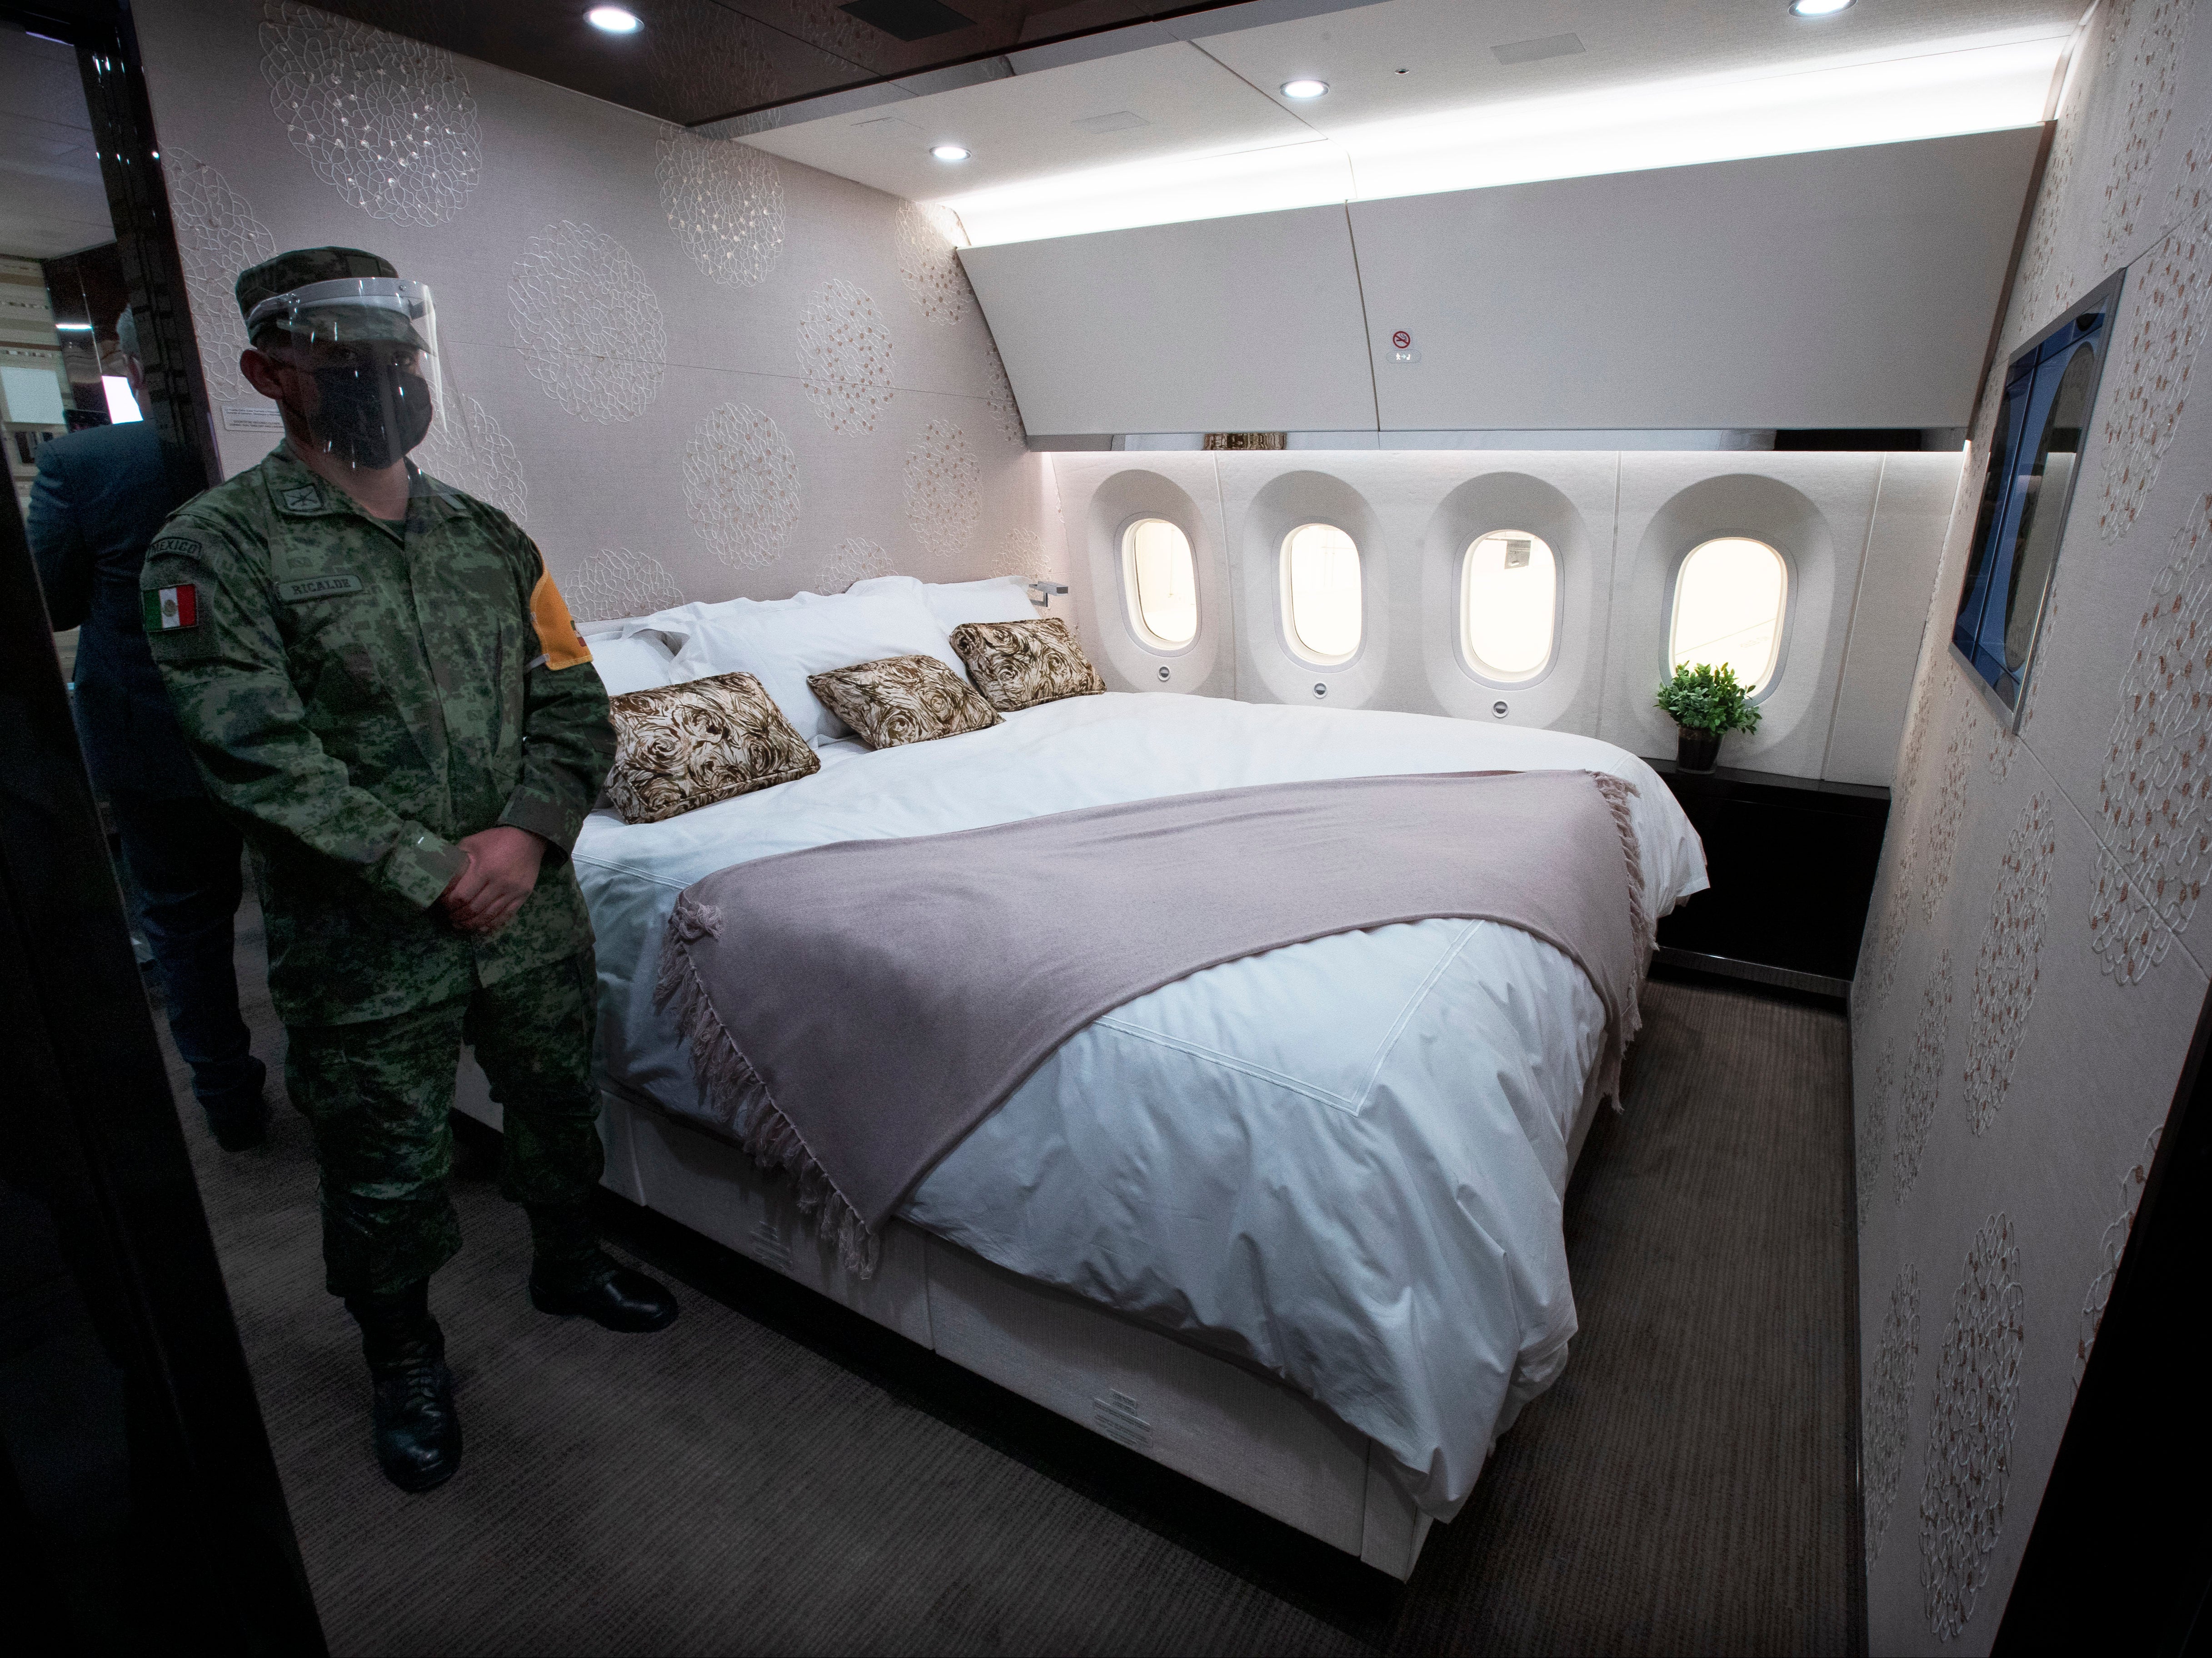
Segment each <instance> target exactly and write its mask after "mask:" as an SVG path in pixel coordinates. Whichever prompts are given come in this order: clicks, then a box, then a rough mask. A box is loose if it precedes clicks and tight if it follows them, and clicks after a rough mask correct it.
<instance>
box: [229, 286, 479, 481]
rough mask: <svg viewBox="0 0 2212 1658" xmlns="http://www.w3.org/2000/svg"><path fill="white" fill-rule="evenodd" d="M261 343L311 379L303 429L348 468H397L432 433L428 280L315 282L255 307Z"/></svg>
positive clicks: (434, 379) (434, 319)
mask: <svg viewBox="0 0 2212 1658" xmlns="http://www.w3.org/2000/svg"><path fill="white" fill-rule="evenodd" d="M246 337H247V338H248V339H249V340H252V342H254V344H255V349H258V350H260V351H262V352H264V353H265V354H267V355H270V356H271V357H274V358H276V360H277V361H282V362H285V363H288V364H289V365H290V366H292V367H295V368H298V369H301V370H303V371H305V372H306V373H307V374H309V375H310V376H311V377H312V378H313V381H314V386H315V392H316V397H315V404H314V408H313V410H312V411H303V412H305V413H306V419H307V428H308V430H309V431H310V432H311V433H312V434H313V437H314V440H315V442H316V443H317V444H318V445H319V446H320V447H321V448H322V449H323V451H324V452H325V453H327V454H331V455H335V456H336V457H337V459H340V460H343V461H344V462H346V463H347V464H348V465H353V466H361V467H368V468H371V469H375V468H380V467H385V466H389V465H392V463H393V462H394V461H396V460H398V459H399V458H400V457H401V456H403V455H404V454H405V453H406V452H408V451H409V450H410V449H412V448H413V447H414V446H416V444H418V443H420V442H422V440H423V438H424V437H425V436H426V435H428V433H429V430H430V422H431V421H432V420H433V419H434V418H435V416H436V412H437V409H438V405H439V400H440V398H441V390H442V388H441V386H440V385H439V378H438V313H437V309H436V307H435V305H434V304H433V303H432V301H431V298H430V290H429V288H428V287H426V286H425V285H424V284H422V283H421V282H409V281H407V280H405V279H404V278H403V277H397V276H345V277H341V278H339V279H338V280H337V281H335V282H309V283H308V284H307V286H305V287H303V288H294V289H293V290H292V291H291V292H290V293H289V294H277V295H272V296H271V297H270V298H268V299H265V300H264V301H261V303H260V304H258V305H257V306H255V307H253V309H252V312H251V313H249V314H248V315H247V317H246Z"/></svg>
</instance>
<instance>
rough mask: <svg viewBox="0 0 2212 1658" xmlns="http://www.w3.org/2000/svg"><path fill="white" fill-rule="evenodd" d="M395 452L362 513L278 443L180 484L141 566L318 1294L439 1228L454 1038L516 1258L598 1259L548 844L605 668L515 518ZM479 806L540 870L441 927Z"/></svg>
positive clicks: (562, 868) (568, 968)
mask: <svg viewBox="0 0 2212 1658" xmlns="http://www.w3.org/2000/svg"><path fill="white" fill-rule="evenodd" d="M141 586H142V589H143V591H144V592H146V593H147V594H148V595H149V618H154V619H153V620H149V627H148V630H147V632H148V641H149V644H150V645H151V647H152V649H153V653H154V657H155V661H156V662H157V663H158V664H159V665H160V666H161V674H162V677H163V678H164V680H165V681H166V682H167V686H168V691H169V696H170V700H171V701H172V702H173V705H174V706H175V708H176V710H177V714H178V715H179V719H180V720H181V721H182V723H183V726H184V729H185V736H186V738H187V739H188V740H189V742H190V744H191V748H192V751H193V756H194V758H195V759H196V760H197V762H198V764H199V767H200V769H201V772H202V774H203V775H204V778H205V779H206V781H207V785H208V787H209V789H210V792H211V793H213V794H214V796H215V798H216V800H217V801H218V802H219V803H220V804H221V805H222V806H224V807H225V808H227V809H228V810H229V811H232V812H234V814H236V815H237V816H238V817H240V820H241V821H242V823H243V825H244V827H245V829H246V835H247V839H248V842H249V844H250V845H251V847H252V849H253V852H254V853H255V864H256V871H257V873H258V877H259V882H260V886H261V890H262V895H263V903H264V909H265V912H266V915H267V920H268V932H269V956H270V966H269V988H270V995H271V998H272V999H274V1001H275V1003H276V1011H277V1012H278V1014H279V1015H280V1016H281V1017H283V1020H284V1023H285V1024H286V1026H287V1028H288V1030H289V1036H290V1055H289V1060H287V1066H286V1076H287V1081H288V1083H289V1087H290V1091H291V1095H292V1099H293V1102H294V1103H295V1105H297V1106H298V1107H299V1108H300V1109H301V1111H302V1112H304V1113H305V1114H306V1115H307V1118H308V1120H309V1121H310V1122H311V1123H312V1124H313V1129H314V1134H315V1145H316V1151H317V1155H318V1157H319V1161H320V1163H321V1166H322V1181H323V1252H324V1261H325V1266H326V1268H327V1272H328V1280H329V1284H330V1288H331V1291H333V1292H334V1293H336V1294H339V1295H344V1296H354V1295H359V1294H386V1293H389V1292H392V1291H397V1290H398V1289H399V1288H401V1287H403V1286H404V1285H406V1284H410V1283H412V1282H414V1281H416V1280H417V1279H420V1278H424V1277H426V1276H428V1273H429V1272H431V1271H433V1270H434V1269H435V1268H436V1267H437V1266H440V1265H441V1264H442V1263H443V1262H445V1261H446V1260H449V1259H451V1258H452V1256H453V1254H454V1252H455V1251H456V1250H457V1249H459V1247H460V1236H459V1225H458V1223H457V1221H456V1219H455V1218H454V1215H453V1209H452V1206H451V1205H450V1204H449V1203H448V1202H447V1197H446V1192H445V1181H446V1176H447V1171H448V1169H450V1167H451V1163H452V1150H453V1148H452V1141H451V1136H450V1133H449V1131H448V1129H447V1121H446V1117H447V1108H448V1106H449V1105H450V1104H451V1102H452V1099H453V1078H454V1072H455V1069H456V1066H457V1064H458V1060H459V1047H460V1044H461V1043H462V1042H463V1041H465V1040H466V1041H471V1042H474V1044H475V1046H476V1049H477V1058H478V1060H480V1062H481V1063H482V1064H483V1067H484V1070H485V1072H486V1073H487V1074H488V1075H489V1078H490V1079H491V1084H492V1091H493V1095H494V1096H495V1098H497V1099H498V1100H499V1101H500V1102H501V1105H502V1106H503V1107H504V1108H505V1110H506V1114H507V1158H506V1169H507V1172H506V1175H505V1181H504V1187H505V1190H506V1192H507V1196H509V1197H510V1198H512V1199H515V1200H517V1201H519V1202H520V1203H522V1204H523V1205H524V1206H526V1208H527V1209H528V1210H529V1211H530V1214H531V1219H532V1231H533V1233H534V1234H535V1235H536V1236H537V1240H538V1249H539V1256H538V1258H539V1262H540V1266H541V1267H542V1268H544V1269H547V1270H549V1272H550V1275H551V1276H553V1277H555V1278H558V1277H559V1276H560V1270H561V1268H562V1266H563V1265H564V1264H566V1263H604V1261H605V1257H604V1256H603V1255H601V1254H599V1252H598V1249H597V1246H596V1242H595V1240H594V1239H593V1238H592V1235H591V1232H590V1229H589V1227H588V1225H587V1224H585V1223H584V1222H583V1219H582V1215H583V1205H584V1204H585V1202H586V1199H588V1198H589V1196H590V1194H591V1192H592V1187H594V1186H595V1185H596V1184H597V1183H598V1181H599V1171H600V1169H601V1166H602V1157H603V1154H602V1151H601V1149H600V1145H599V1134H598V1131H597V1127H596V1120H597V1115H598V1095H597V1091H596V1089H595V1087H594V1084H593V1082H592V1023H593V1009H594V1002H595V989H596V975H595V973H594V970H593V967H592V932H591V920H590V918H589V916H588V915H587V914H586V910H585V908H584V899H583V894H582V891H581V890H580V889H579V887H578V886H577V884H576V878H575V874H574V870H573V869H572V868H571V867H570V865H569V864H568V849H569V848H570V847H573V846H574V843H575V839H576V835H577V833H578V832H579V830H580V829H581V827H582V825H583V819H584V816H585V814H586V812H587V811H590V810H591V806H592V801H593V800H594V799H596V797H597V796H598V793H599V787H600V785H601V783H602V782H603V780H605V774H606V769H607V767H608V765H609V763H610V762H611V759H612V756H613V750H614V735H613V728H612V726H611V724H610V722H609V719H608V714H607V698H606V692H605V688H604V687H603V686H602V685H601V683H600V682H599V674H598V671H597V670H596V669H594V668H592V666H591V665H590V661H591V653H590V652H589V651H588V650H587V649H586V647H585V646H584V644H583V641H581V639H580V638H579V637H578V636H577V635H576V631H575V628H574V624H573V623H571V622H570V621H569V618H568V610H567V607H566V606H565V605H564V604H562V600H561V597H560V594H559V593H558V592H556V590H555V588H554V586H553V583H552V580H551V578H550V576H549V575H548V574H546V571H545V566H544V558H543V556H541V555H540V554H539V552H538V548H537V545H536V544H534V543H533V542H532V541H531V539H530V538H529V537H527V536H526V535H525V534H524V533H523V532H522V531H521V530H520V529H519V528H517V527H516V525H514V524H513V521H512V520H510V519H508V518H507V516H506V515H505V514H504V513H501V512H499V511H498V510H497V509H496V508H495V507H489V506H487V505H485V504H484V503H483V502H482V501H476V500H474V499H472V498H471V497H470V496H467V495H462V494H460V493H459V491H457V490H454V489H451V488H449V487H448V486H447V485H445V484H443V483H439V482H437V481H436V480H435V479H433V478H431V477H428V476H427V475H425V474H423V473H421V472H419V471H415V470H414V469H413V468H412V467H411V466H410V500H409V503H408V516H407V521H406V523H405V525H404V527H402V526H398V525H386V524H384V523H382V522H380V521H379V520H378V519H374V518H372V517H370V516H368V514H367V513H365V512H364V511H363V510H362V507H360V506H359V505H357V504H356V502H355V501H353V500H352V499H351V498H350V497H349V496H348V495H345V494H344V493H343V491H341V490H339V489H336V488H334V487H332V486H331V485H330V484H327V483H324V482H323V481H322V480H320V479H319V478H318V477H315V475H314V474H313V473H312V472H310V471H308V470H307V468H306V467H305V466H304V465H301V463H300V462H299V460H298V459H296V458H295V457H294V456H293V455H292V453H291V452H290V451H289V448H287V447H285V446H279V447H278V448H277V449H276V450H275V451H274V452H271V453H270V455H269V457H268V458H267V459H264V461H263V462H262V463H261V464H260V465H258V466H257V467H255V468H254V469H252V471H247V472H244V473H241V474H240V476H238V477H234V478H232V479H231V480H230V481H229V482H228V483H223V484H222V485H220V486H218V487H217V488H216V489H210V490H209V491H208V492H207V493H206V494H204V495H200V496H198V497H197V498H196V499H194V500H192V501H189V502H187V503H186V504H185V506H184V507H181V508H180V509H179V511H178V513H176V515H175V516H174V517H173V518H172V519H170V521H169V522H168V524H167V525H166V526H165V527H164V528H163V530H162V531H161V535H160V536H158V537H156V538H155V541H154V543H153V544H152V546H151V547H150V548H149V550H148V554H147V558H146V563H145V568H144V574H143V577H142V578H141ZM171 590H173V591H171ZM161 623H167V624H168V625H161ZM501 823H505V824H512V825H513V826H515V827H518V828H520V829H529V830H531V831H532V832H534V833H536V834H538V835H541V836H543V837H544V840H545V841H547V843H548V845H547V848H546V852H545V855H544V863H543V865H541V868H540V872H539V876H538V884H537V886H536V888H535V890H533V891H532V893H531V895H530V896H529V897H528V898H527V899H526V901H525V902H524V903H523V905H522V907H521V908H520V910H518V911H517V912H516V913H515V914H513V916H512V917H511V918H510V919H509V920H507V923H506V924H505V925H504V926H501V927H500V928H499V929H498V930H497V931H496V932H492V933H490V934H489V935H482V936H479V935H471V934H465V933H463V932H459V931H458V930H456V929H455V928H454V927H453V926H452V925H451V924H450V923H449V922H448V921H447V918H446V916H445V914H444V912H443V911H442V910H441V909H440V908H438V907H437V899H438V898H439V896H440V895H441V893H443V892H444V890H446V887H447V884H449V883H450V882H451V881H452V880H453V878H454V877H455V876H456V875H457V874H459V872H461V871H462V870H463V869H464V868H465V866H466V863H467V856H466V854H465V853H463V852H462V851H461V850H460V848H459V847H458V846H456V845H455V844H454V843H455V842H456V841H459V839H461V838H462V837H464V836H465V835H471V834H474V833H476V832H477V831H478V830H481V829H489V828H490V827H492V826H493V825H495V824H501ZM576 1270H577V1271H578V1272H585V1271H592V1270H600V1271H603V1270H604V1267H603V1266H583V1265H578V1266H576Z"/></svg>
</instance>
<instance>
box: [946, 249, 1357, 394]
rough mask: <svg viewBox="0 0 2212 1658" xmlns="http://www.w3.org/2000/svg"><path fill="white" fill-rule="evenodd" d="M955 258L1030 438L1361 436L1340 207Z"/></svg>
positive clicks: (1353, 309) (1349, 269)
mask: <svg viewBox="0 0 2212 1658" xmlns="http://www.w3.org/2000/svg"><path fill="white" fill-rule="evenodd" d="M961 258H962V259H963V262H964V263H965V264H966V265H967V269H968V276H969V281H970V282H972V283H973V284H974V285H975V297H976V299H977V300H978V301H980V302H981V305H982V307H983V315H984V317H985V319H986V320H987V321H988V322H989V323H990V325H991V337H992V338H994V340H996V341H997V342H998V345H999V355H1000V356H1001V357H1003V358H1004V359H1005V360H1006V376H1007V378H1008V379H1009V380H1012V382H1013V386H1014V396H1015V398H1016V399H1017V400H1018V402H1019V403H1020V404H1021V410H1022V420H1023V423H1024V425H1026V426H1027V427H1028V428H1029V429H1030V431H1032V432H1195V431H1206V432H1256V431H1284V430H1287V431H1301V432H1304V431H1335V430H1339V429H1343V428H1355V427H1357V428H1365V429H1366V430H1369V431H1372V430H1374V429H1375V387H1374V382H1373V380H1372V378H1371V376H1370V374H1369V373H1368V366H1367V343H1366V333H1367V331H1366V326H1365V325H1364V323H1363V322H1362V321H1361V319H1360V308H1359V276H1358V270H1357V269H1356V268H1355V264H1354V261H1353V258H1352V229H1351V226H1350V224H1349V223H1348V222H1347V221H1346V217H1345V210H1344V209H1343V208H1342V207H1341V206H1333V207H1301V208H1293V209H1291V210H1289V211H1287V212H1283V213H1254V214H1249V215H1245V216H1241V217H1238V218H1234V219H1203V220H1199V221H1197V222H1193V223H1189V224H1170V225H1148V226H1146V227H1144V228H1140V229H1135V230H1109V231H1102V232H1100V233H1098V234H1095V235H1090V236H1058V237H1054V238H1053V239H1051V240H1047V241H1036V242H1014V243H1010V244H1006V245H1005V246H998V247H981V248H969V249H967V250H966V251H965V252H963V254H962V255H961Z"/></svg>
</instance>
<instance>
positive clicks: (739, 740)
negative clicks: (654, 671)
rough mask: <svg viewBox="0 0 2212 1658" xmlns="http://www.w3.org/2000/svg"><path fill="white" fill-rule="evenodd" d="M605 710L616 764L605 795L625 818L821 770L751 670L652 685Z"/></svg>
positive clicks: (659, 813) (659, 814) (674, 813)
mask: <svg viewBox="0 0 2212 1658" xmlns="http://www.w3.org/2000/svg"><path fill="white" fill-rule="evenodd" d="M608 707H609V708H611V709H612V710H613V713H614V720H615V763H614V769H613V770H611V771H610V772H609V773H608V774H607V799H608V801H609V803H610V804H611V805H613V807H614V809H615V810H616V811H618V812H620V813H621V814H622V820H623V823H659V821H660V820H661V819H662V818H664V817H678V816H679V815H681V814H682V813H684V812H687V811H695V810H696V809H697V808H698V807H701V806H711V805H714V802H715V801H717V800H726V799H729V798H730V797H731V796H732V795H733V794H750V793H752V792H753V791H754V790H755V789H765V788H771V787H773V786H775V785H776V784H778V783H788V782H790V781H791V780H793V779H794V778H799V777H805V776H807V775H809V774H811V773H814V772H817V771H820V770H821V769H822V762H821V760H820V758H819V757H818V756H817V755H816V754H815V752H814V750H812V749H811V748H809V747H808V746H807V745H806V739H805V738H803V737H801V736H800V735H799V733H798V732H796V731H794V730H793V729H792V725H791V722H790V721H789V720H786V719H785V718H784V717H783V711H782V710H781V708H777V707H776V706H775V699H774V698H773V697H771V696H769V694H768V693H767V692H766V691H764V690H763V689H761V683H760V681H759V680H757V679H756V678H754V677H752V676H751V675H750V674H749V673H726V674H717V675H716V676H715V677H713V678H712V679H694V680H690V681H688V682H686V683H684V684H680V685H656V686H654V687H653V689H650V690H642V691H631V692H629V694H628V695H623V696H617V697H613V698H611V699H610V701H609V702H608Z"/></svg>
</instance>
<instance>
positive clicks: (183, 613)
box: [138, 581, 200, 634]
mask: <svg viewBox="0 0 2212 1658" xmlns="http://www.w3.org/2000/svg"><path fill="white" fill-rule="evenodd" d="M138 598H139V602H140V604H141V605H142V607H143V618H144V621H145V623H146V631H147V632H148V633H149V634H150V633H162V632H167V630H169V629H173V628H197V626H199V621H200V595H199V589H198V588H197V586H194V585H193V584H192V583H191V582H189V581H187V582H185V584H184V586H181V587H149V588H147V589H146V590H145V591H144V592H141V593H140V594H139V595H138Z"/></svg>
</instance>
